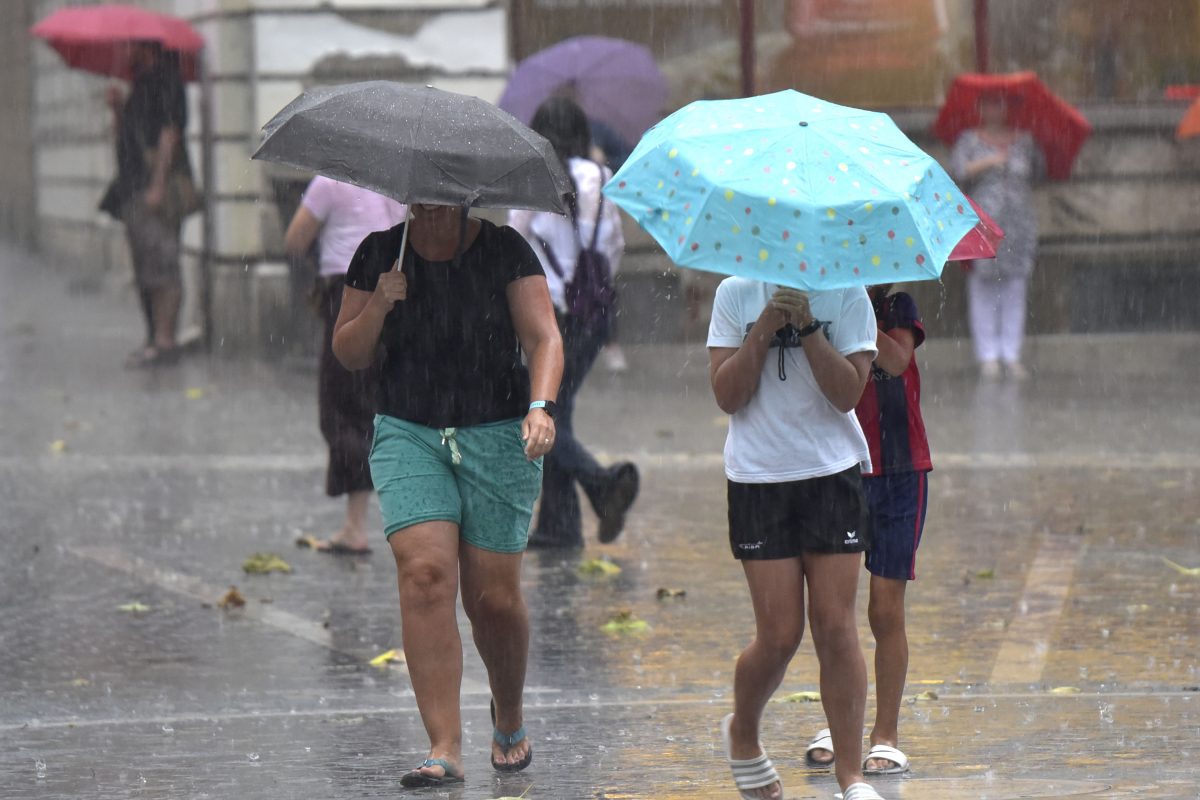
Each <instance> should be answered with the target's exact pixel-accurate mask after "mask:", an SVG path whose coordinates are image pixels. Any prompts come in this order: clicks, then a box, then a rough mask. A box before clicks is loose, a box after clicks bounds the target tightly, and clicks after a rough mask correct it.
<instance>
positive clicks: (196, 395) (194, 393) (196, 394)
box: [184, 386, 204, 400]
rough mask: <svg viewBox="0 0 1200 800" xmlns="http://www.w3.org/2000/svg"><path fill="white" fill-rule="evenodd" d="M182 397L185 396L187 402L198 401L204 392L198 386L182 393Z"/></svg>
mask: <svg viewBox="0 0 1200 800" xmlns="http://www.w3.org/2000/svg"><path fill="white" fill-rule="evenodd" d="M184 396H186V397H187V399H188V400H199V399H200V398H202V397H204V390H203V389H201V388H200V387H199V386H193V387H192V388H190V389H188V390H187V391H185V392H184Z"/></svg>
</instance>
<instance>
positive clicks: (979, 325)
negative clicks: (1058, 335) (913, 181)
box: [951, 92, 1044, 380]
mask: <svg viewBox="0 0 1200 800" xmlns="http://www.w3.org/2000/svg"><path fill="white" fill-rule="evenodd" d="M1012 102H1013V100H1012V99H1011V98H1008V97H1006V96H1005V95H1004V94H1002V93H999V92H995V93H991V94H986V95H983V96H982V97H981V99H980V101H979V114H980V125H979V126H978V127H977V128H973V129H970V130H967V131H964V132H963V133H962V135H961V136H959V137H958V140H957V141H956V142H955V144H954V150H953V153H952V156H951V173H952V174H953V175H954V177H955V179H956V180H958V181H959V182H960V183H961V184H962V187H963V188H964V189H965V190H966V191H967V192H968V193H970V195H971V197H972V198H973V199H974V200H975V202H976V203H978V204H979V206H980V207H981V208H983V210H984V211H986V212H987V213H988V214H990V215H991V216H992V218H993V219H995V220H996V222H997V223H998V224H999V225H1000V227H1001V228H1002V229H1003V230H1004V233H1005V237H1004V239H1003V240H1002V241H1001V242H1000V246H999V248H998V250H997V252H996V258H994V259H989V260H981V261H973V262H970V267H969V269H970V271H969V273H968V276H967V298H968V317H969V322H970V327H971V337H972V339H973V340H974V344H975V358H976V360H977V362H978V363H979V370H980V374H981V375H982V376H983V377H984V378H989V379H993V378H997V377H999V376H1000V374H1001V365H1002V364H1003V368H1004V371H1005V373H1006V374H1007V375H1008V376H1009V377H1011V378H1014V379H1018V380H1020V379H1023V378H1026V377H1028V373H1027V372H1026V370H1025V368H1024V367H1023V366H1022V365H1021V343H1022V340H1023V338H1024V335H1025V316H1026V293H1027V292H1026V290H1027V287H1028V283H1029V276H1030V274H1031V273H1032V272H1033V266H1034V260H1035V258H1036V255H1037V238H1038V225H1037V212H1036V210H1035V208H1034V202H1033V184H1034V182H1035V181H1036V180H1037V179H1038V178H1039V177H1040V176H1041V175H1042V173H1043V172H1044V167H1043V162H1042V153H1041V151H1040V150H1039V148H1038V146H1037V143H1036V142H1035V141H1034V138H1033V136H1032V135H1031V134H1030V133H1029V132H1027V131H1021V130H1017V129H1016V128H1015V127H1014V126H1013V125H1012V124H1011V120H1010V111H1011V108H1010V104H1011V103H1012Z"/></svg>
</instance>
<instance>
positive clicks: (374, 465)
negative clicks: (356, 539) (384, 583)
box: [371, 414, 542, 553]
mask: <svg viewBox="0 0 1200 800" xmlns="http://www.w3.org/2000/svg"><path fill="white" fill-rule="evenodd" d="M371 480H372V481H373V482H374V483H375V491H376V492H377V493H378V494H379V506H380V509H381V510H382V511H383V532H384V534H385V535H386V536H388V538H391V535H392V534H393V533H396V532H397V531H402V530H404V529H405V528H408V527H411V526H413V525H417V524H419V523H422V522H430V521H432V520H446V521H448V522H453V523H454V524H456V525H458V529H459V536H460V537H461V538H462V540H463V541H465V542H467V543H468V544H471V545H474V546H475V547H479V548H482V549H484V550H491V551H493V552H496V553H519V552H521V551H523V550H524V549H525V543H526V541H527V540H528V538H529V522H530V519H532V517H533V504H534V502H535V501H536V500H537V496H538V492H539V491H540V490H541V488H542V460H541V459H540V458H539V459H537V460H536V461H530V460H529V459H527V458H526V457H525V443H524V442H523V441H521V420H519V419H513V420H504V421H503V422H491V423H487V424H484V425H473V426H471V427H467V428H446V429H443V430H439V429H437V428H428V427H426V426H424V425H417V424H416V423H413V422H407V421H405V420H402V419H397V418H396V417H389V416H386V415H383V414H377V415H376V416H375V440H374V443H373V444H372V445H371Z"/></svg>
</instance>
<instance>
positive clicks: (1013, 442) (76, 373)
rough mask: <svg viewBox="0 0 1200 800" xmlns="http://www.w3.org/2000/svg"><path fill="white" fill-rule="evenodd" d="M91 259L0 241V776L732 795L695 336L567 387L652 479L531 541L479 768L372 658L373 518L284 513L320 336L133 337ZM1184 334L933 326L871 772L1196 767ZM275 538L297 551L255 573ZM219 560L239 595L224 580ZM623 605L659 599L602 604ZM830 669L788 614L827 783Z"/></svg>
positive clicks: (473, 739)
mask: <svg viewBox="0 0 1200 800" xmlns="http://www.w3.org/2000/svg"><path fill="white" fill-rule="evenodd" d="M79 288H80V284H79V283H78V282H77V281H75V280H73V278H72V276H71V275H70V274H68V273H66V272H65V271H62V270H59V269H57V268H56V267H55V266H54V265H53V264H46V263H44V262H43V261H41V260H40V259H36V258H33V257H31V256H29V255H27V254H23V253H21V252H18V251H14V250H12V249H3V248H0V546H2V547H3V556H2V557H0V653H2V657H0V697H2V698H3V701H2V702H0V798H3V799H4V800H8V799H9V798H14V799H15V798H20V799H21V800H24V799H25V798H76V797H89V798H176V797H187V798H192V797H196V798H234V797H237V798H291V797H305V798H310V797H323V798H324V797H327V798H359V797H414V798H417V797H431V798H433V797H452V798H463V800H482V799H484V798H498V797H518V796H523V797H527V798H567V799H569V800H575V799H576V798H613V799H615V798H709V797H712V798H732V797H736V794H735V792H734V791H733V789H732V782H731V780H730V778H729V777H728V772H727V769H726V766H725V764H724V762H723V759H722V755H721V747H720V743H719V741H718V736H717V730H716V726H717V722H718V720H719V719H720V718H721V716H723V715H724V714H725V713H726V712H727V710H728V708H729V705H730V685H731V680H732V668H733V659H734V658H735V656H736V654H737V653H738V652H739V650H740V649H741V647H743V646H744V645H745V643H746V642H747V640H748V638H749V635H750V631H751V620H752V617H751V613H750V607H749V602H748V599H747V596H746V592H745V587H744V583H743V581H742V578H741V574H740V571H739V569H738V568H737V565H736V564H735V563H734V562H733V560H732V559H731V557H730V555H729V551H728V546H727V544H726V540H725V526H724V519H725V517H724V514H725V506H724V482H723V476H722V471H721V461H720V451H721V444H722V441H723V436H724V419H723V416H722V415H721V414H720V412H719V411H718V409H717V408H716V406H715V404H714V403H713V402H712V400H711V397H710V396H709V394H708V388H707V382H706V376H705V363H706V362H705V359H706V355H705V352H704V349H703V343H702V342H692V343H682V344H663V345H645V346H639V347H636V348H629V349H628V354H629V357H630V361H631V368H630V370H629V371H628V372H626V373H624V374H620V375H613V374H610V373H608V372H606V371H605V370H603V368H599V369H597V371H596V372H595V374H594V375H593V376H592V378H591V379H590V382H589V385H588V387H587V389H586V390H585V397H584V398H583V399H582V401H581V404H580V409H579V412H578V426H579V429H580V431H581V434H582V436H583V438H584V439H585V441H588V442H591V443H594V444H595V447H596V450H597V451H598V452H600V453H601V454H602V455H603V456H604V457H605V458H606V459H617V458H627V457H628V458H634V459H635V460H636V461H637V462H638V463H639V465H640V466H641V468H642V473H643V494H642V497H641V498H640V500H639V502H638V504H637V507H636V510H635V512H634V513H633V514H632V516H631V517H630V520H629V526H628V529H627V530H626V532H625V534H624V535H623V536H622V537H621V538H620V539H619V540H618V541H617V542H616V543H615V544H612V545H609V546H601V545H599V544H596V543H595V538H594V534H593V533H592V529H591V528H589V545H588V546H587V547H586V549H585V550H584V551H582V552H580V551H566V552H537V553H531V554H530V555H529V556H528V557H527V561H526V566H525V572H524V575H525V588H526V592H527V598H528V601H529V604H530V610H531V618H532V626H533V636H534V640H533V646H532V652H531V659H530V669H529V678H528V694H527V700H526V702H527V707H526V722H527V725H528V727H529V730H530V732H531V735H532V737H533V742H534V749H535V757H534V763H533V766H532V767H531V768H530V769H529V770H527V771H526V772H524V773H520V774H518V775H511V776H499V775H497V774H495V773H494V772H493V771H492V770H491V769H490V767H489V765H488V763H487V757H488V756H487V753H488V742H489V740H490V732H491V731H490V725H489V723H488V712H487V702H488V693H487V689H486V685H485V678H484V675H483V671H482V668H481V666H480V663H479V661H478V657H477V656H476V655H475V654H474V652H473V651H471V650H470V649H468V654H467V659H466V677H465V683H464V689H463V704H464V709H465V713H464V719H465V724H466V729H465V742H464V754H465V760H466V770H467V783H466V785H465V786H464V787H462V788H461V789H456V790H453V791H451V792H440V793H439V792H436V791H429V790H426V791H408V790H403V789H401V787H400V786H399V782H398V777H399V775H400V774H401V773H402V772H403V771H405V770H406V769H408V768H410V767H411V766H412V765H413V764H415V763H416V762H417V761H419V760H420V759H421V758H422V757H423V756H424V749H423V748H424V746H425V739H424V735H423V732H422V729H421V725H420V720H419V717H418V716H417V713H416V709H415V704H414V701H413V697H412V694H411V691H410V688H409V684H408V681H407V677H406V674H405V671H404V668H403V666H402V665H399V664H393V665H385V666H372V665H371V663H370V661H371V659H373V658H374V657H375V656H377V655H379V654H380V653H382V652H384V651H386V650H388V649H392V648H396V647H399V614H398V604H397V596H396V587H395V571H394V567H393V564H392V562H391V559H390V557H389V555H388V553H387V551H386V549H385V545H384V543H383V541H382V537H380V539H379V541H378V542H377V549H376V551H375V553H374V555H372V556H370V557H367V558H335V557H330V556H325V555H319V554H316V553H313V552H311V551H308V550H303V549H299V548H297V547H296V546H295V544H294V542H295V540H296V539H297V537H300V536H303V535H309V534H311V535H316V536H325V535H328V534H329V533H330V532H332V530H333V529H334V528H335V527H336V526H337V524H338V523H339V519H340V511H341V508H340V504H339V503H338V502H336V501H332V500H329V499H328V498H325V497H324V496H323V494H322V486H323V469H324V463H323V449H322V442H321V439H320V435H319V433H318V431H317V427H316V391H315V373H314V371H313V370H312V369H311V367H310V366H308V365H306V363H305V362H303V361H302V360H297V359H284V360H279V359H276V360H268V359H263V358H248V357H242V356H240V355H239V354H231V353H227V352H223V351H222V349H221V348H218V352H217V353H216V354H215V355H214V356H212V357H208V356H204V355H196V356H192V357H190V358H188V359H186V360H185V361H184V362H182V363H181V364H179V365H177V366H174V367H170V368H164V369H159V370H155V371H147V372H128V371H125V370H124V369H122V366H121V363H122V360H123V358H124V355H125V353H126V352H127V351H129V350H130V349H132V348H133V347H134V345H136V343H137V338H138V335H139V333H140V321H139V320H138V317H137V312H136V308H135V305H134V302H133V300H132V297H131V295H130V293H129V292H128V290H127V289H126V288H124V287H122V286H121V285H120V282H119V281H117V280H108V281H105V282H104V285H103V286H102V287H101V289H100V290H99V291H96V290H93V289H88V290H86V291H79V290H78V289H79ZM1195 345H1196V336H1195V335H1194V334H1178V335H1170V334H1145V335H1129V334H1122V335H1111V336H1093V337H1087V338H1084V337H1070V336H1064V337H1042V338H1039V339H1036V340H1033V341H1031V342H1030V347H1029V358H1028V362H1029V366H1030V367H1031V369H1032V370H1033V373H1034V376H1033V379H1032V380H1030V381H1028V382H1026V383H1022V384H1016V383H1006V382H999V383H981V382H979V381H978V380H977V379H976V378H975V376H974V374H973V373H972V371H971V370H970V368H969V358H968V356H967V350H966V346H965V343H962V342H953V341H931V342H930V343H929V344H928V345H927V346H926V347H924V348H922V350H923V353H922V359H923V361H922V363H923V368H924V377H925V398H926V402H925V415H926V422H927V425H928V427H929V429H930V436H931V440H932V445H933V451H934V459H935V466H936V469H935V472H934V473H933V476H932V478H931V483H930V486H931V502H930V511H929V515H928V522H927V526H926V535H925V541H924V544H923V545H922V549H921V553H920V558H919V561H918V580H917V582H916V583H914V584H913V585H912V587H911V588H910V591H909V605H908V611H909V628H908V630H909V638H910V642H911V648H912V660H911V665H910V671H909V679H910V682H909V687H908V689H907V695H908V699H907V700H906V703H905V706H904V708H903V710H902V713H901V742H900V746H901V747H902V748H903V749H904V750H905V751H906V752H907V753H908V754H909V756H910V757H911V758H912V764H913V769H912V772H911V774H909V775H907V776H904V777H890V778H884V779H878V780H876V782H875V783H876V786H877V787H878V788H879V789H880V791H881V793H882V794H883V795H884V796H885V797H887V798H889V800H891V799H892V798H922V799H928V800H941V799H942V798H947V799H949V798H989V799H992V800H999V799H1000V798H1027V797H1105V798H1171V799H1172V800H1174V799H1177V798H1189V799H1190V798H1198V797H1200V789H1198V788H1197V783H1198V782H1200V781H1198V778H1200V769H1197V766H1196V764H1197V762H1198V761H1200V692H1198V691H1197V689H1198V688H1200V672H1198V663H1200V656H1198V655H1197V652H1198V650H1200V648H1198V643H1200V574H1194V573H1186V572H1181V571H1179V570H1178V569H1176V568H1175V567H1174V566H1172V565H1171V564H1170V563H1168V560H1169V561H1170V562H1173V563H1174V564H1177V565H1181V566H1182V567H1184V568H1195V567H1200V490H1198V489H1200V487H1198V476H1200V401H1198V400H1197V388H1198V387H1200V360H1198V359H1196V358H1195V356H1194V352H1195ZM372 519H373V522H374V523H375V524H378V514H377V512H374V511H373V512H372ZM259 551H267V552H274V553H278V554H279V555H281V556H282V557H283V558H284V559H285V560H286V561H287V562H288V563H289V564H290V565H291V567H292V568H293V571H292V573H291V574H287V575H281V574H273V575H268V576H256V575H246V574H244V573H243V571H242V568H241V567H242V563H243V561H244V560H245V559H246V558H247V557H248V556H249V555H250V554H252V553H254V552H259ZM595 558H602V559H607V560H609V561H611V562H612V564H614V565H616V566H617V567H619V568H620V571H619V572H618V573H617V574H612V575H587V574H583V573H581V571H580V569H579V567H580V564H581V563H582V562H584V561H587V560H589V559H595ZM864 584H865V581H864ZM231 586H237V587H238V589H239V591H240V592H241V594H243V595H244V597H245V599H246V601H247V604H246V606H245V607H244V608H240V609H231V610H222V609H221V608H219V607H218V605H217V603H218V600H219V599H220V598H221V596H222V595H223V594H224V593H225V592H226V591H227V590H228V589H229V588H230V587H231ZM659 589H669V590H681V591H682V592H684V595H683V596H679V597H670V598H667V599H659V597H658V594H659ZM859 605H860V608H859V611H860V618H861V619H862V632H863V636H862V638H863V645H864V648H865V649H866V651H867V655H868V663H870V652H871V649H872V647H873V645H872V642H871V638H870V633H869V630H868V629H867V628H866V621H865V603H864V602H862V600H861V599H860V604H859ZM122 609H125V610H122ZM130 609H135V610H130ZM136 609H141V610H136ZM622 612H629V613H630V614H632V615H633V616H634V617H635V618H637V619H639V620H643V621H644V622H645V623H646V627H645V629H644V630H642V631H640V632H631V633H610V632H606V631H605V630H604V629H603V626H604V625H605V623H606V622H608V621H609V620H611V619H612V618H613V617H615V616H617V615H619V614H621V613H622ZM465 630H466V629H465V627H464V631H465ZM468 641H469V639H468ZM469 647H470V646H469V645H468V648H469ZM816 682H817V673H816V661H815V657H814V655H813V652H812V647H811V644H810V643H809V642H807V641H806V642H805V643H804V645H803V646H802V648H801V652H800V654H799V655H798V656H797V658H796V660H795V662H794V664H793V666H792V668H791V670H790V671H789V673H788V676H787V679H786V681H785V683H784V686H783V687H782V688H781V690H780V692H779V694H778V696H777V700H778V702H776V703H773V704H772V705H771V706H770V707H769V708H768V712H767V715H766V718H765V720H764V729H763V742H764V744H765V746H766V747H767V748H768V750H769V751H770V753H771V756H772V757H773V759H774V760H775V762H776V764H777V765H779V768H780V771H781V773H782V775H783V778H784V782H785V786H786V789H787V796H788V797H789V798H831V797H832V796H833V793H834V791H836V787H835V785H834V783H833V780H832V778H831V777H830V776H829V775H828V774H822V773H819V772H810V771H809V770H807V769H806V768H805V767H804V762H803V748H804V744H805V743H806V742H807V740H808V739H809V738H810V737H811V736H812V735H813V734H814V733H815V731H816V730H817V729H818V728H821V727H824V725H823V723H822V718H821V713H820V710H819V705H818V704H816V703H812V702H788V697H789V695H792V694H794V693H798V692H803V691H812V690H815V689H816V688H817V686H816ZM872 702H873V701H872ZM870 715H871V709H869V710H868V724H869V722H870Z"/></svg>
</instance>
